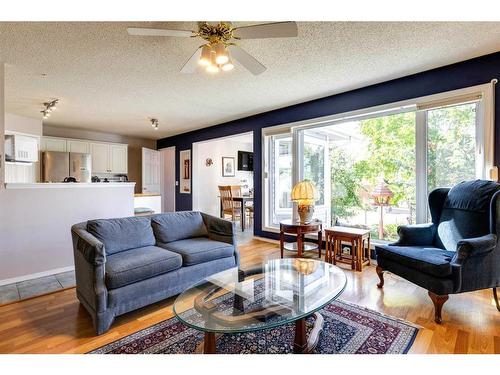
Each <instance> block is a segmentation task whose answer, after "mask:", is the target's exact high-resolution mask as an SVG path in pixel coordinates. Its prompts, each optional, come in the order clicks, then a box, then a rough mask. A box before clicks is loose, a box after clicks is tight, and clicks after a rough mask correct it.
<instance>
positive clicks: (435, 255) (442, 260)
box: [375, 245, 455, 277]
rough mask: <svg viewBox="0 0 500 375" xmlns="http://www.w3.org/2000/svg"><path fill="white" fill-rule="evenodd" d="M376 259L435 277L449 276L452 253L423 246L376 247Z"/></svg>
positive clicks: (453, 253)
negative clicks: (384, 259) (380, 258)
mask: <svg viewBox="0 0 500 375" xmlns="http://www.w3.org/2000/svg"><path fill="white" fill-rule="evenodd" d="M375 250H376V252H377V259H379V257H382V258H386V259H389V260H392V261H394V262H397V263H399V264H402V265H405V266H407V267H410V268H413V269H415V270H417V271H420V272H424V273H427V274H429V275H433V276H437V277H446V276H449V275H451V264H450V261H451V259H452V258H453V256H454V255H455V252H454V251H447V250H443V249H439V248H435V247H425V246H393V245H378V246H376V247H375Z"/></svg>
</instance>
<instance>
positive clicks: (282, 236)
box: [280, 228, 285, 259]
mask: <svg viewBox="0 0 500 375" xmlns="http://www.w3.org/2000/svg"><path fill="white" fill-rule="evenodd" d="M284 246H285V232H283V228H280V251H281V258H282V259H283V249H284Z"/></svg>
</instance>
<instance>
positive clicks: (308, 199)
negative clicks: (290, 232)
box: [292, 180, 319, 224]
mask: <svg viewBox="0 0 500 375" xmlns="http://www.w3.org/2000/svg"><path fill="white" fill-rule="evenodd" d="M318 199H319V195H318V191H317V190H316V187H315V186H314V184H313V183H312V182H311V181H309V180H304V181H300V182H298V183H297V184H296V185H295V186H294V187H293V189H292V201H293V202H296V203H297V204H298V212H299V218H300V223H301V224H307V223H310V222H311V221H312V217H313V214H314V202H315V201H317V200H318Z"/></svg>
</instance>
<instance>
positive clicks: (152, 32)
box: [127, 27, 195, 37]
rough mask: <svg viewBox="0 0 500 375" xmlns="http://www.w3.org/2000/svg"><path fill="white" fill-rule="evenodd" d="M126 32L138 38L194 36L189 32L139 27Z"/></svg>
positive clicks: (193, 33)
mask: <svg viewBox="0 0 500 375" xmlns="http://www.w3.org/2000/svg"><path fill="white" fill-rule="evenodd" d="M127 32H128V33H129V34H130V35H140V36H180V37H191V36H193V35H195V32H193V31H190V30H168V29H144V28H141V27H129V28H127Z"/></svg>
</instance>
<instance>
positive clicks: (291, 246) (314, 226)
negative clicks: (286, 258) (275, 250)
mask: <svg viewBox="0 0 500 375" xmlns="http://www.w3.org/2000/svg"><path fill="white" fill-rule="evenodd" d="M322 230H323V223H322V222H321V221H320V220H314V221H311V222H310V223H307V224H302V223H300V222H299V221H294V220H292V219H287V220H283V221H281V222H280V251H281V258H283V253H284V250H287V251H294V252H297V256H298V257H299V258H301V257H302V253H303V252H304V251H311V250H318V255H319V258H321V244H322V243H323V236H322ZM307 233H317V234H318V242H317V243H314V242H308V241H307V242H306V241H305V237H304V235H305V234H307ZM285 234H296V235H297V242H285Z"/></svg>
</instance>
